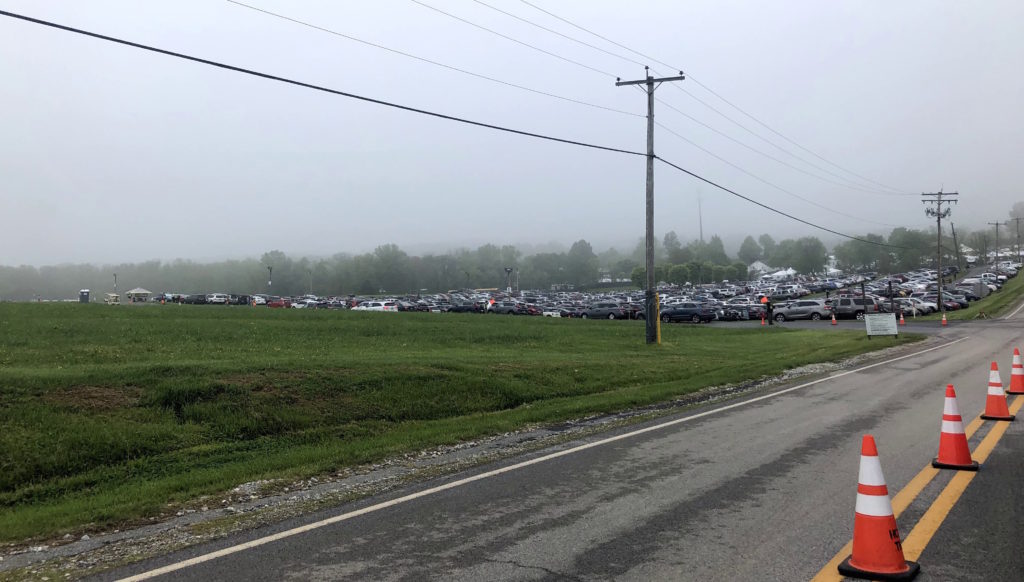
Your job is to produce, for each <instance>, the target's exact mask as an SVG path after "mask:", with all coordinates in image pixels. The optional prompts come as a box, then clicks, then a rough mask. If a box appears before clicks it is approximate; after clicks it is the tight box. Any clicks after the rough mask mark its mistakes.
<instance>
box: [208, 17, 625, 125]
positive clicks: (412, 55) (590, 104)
mask: <svg viewBox="0 0 1024 582" xmlns="http://www.w3.org/2000/svg"><path fill="white" fill-rule="evenodd" d="M227 1H228V2H230V3H232V4H235V5H238V6H241V7H243V8H248V9H250V10H254V11H256V12H262V13H263V14H266V15H268V16H273V17H275V18H280V19H282V20H287V21H289V22H294V23H295V24H301V25H302V26H306V27H309V28H313V29H316V30H319V31H322V32H326V33H328V34H333V35H334V36H339V37H341V38H345V39H348V40H351V41H353V42H358V43H360V44H364V45H367V46H371V47H374V48H378V49H381V50H385V51H388V52H390V53H394V54H397V55H401V56H403V57H407V58H410V59H415V60H417V61H420V62H424V63H428V64H431V65H434V66H437V67H441V68H444V69H448V70H450V71H455V72H457V73H462V74H464V75H469V76H471V77H476V78H478V79H483V80H485V81H490V82H492V83H498V84H501V85H505V86H508V87H513V88H516V89H521V90H523V91H529V92H530V93H536V94H538V95H544V96H546V97H552V98H554V99H559V100H562V101H568V102H570V103H576V104H578V105H585V106H587V107H593V108H595V109H603V110H605V111H611V112H613V113H620V114H623V115H629V116H632V117H643V115H640V114H639V113H632V112H630V111H624V110H622V109H615V108H613V107H606V106H604V105H598V104H596V103H589V102H587V101H582V100H580V99H574V98H572V97H565V96H563V95H557V94H555V93H550V92H548V91H542V90H540V89H534V88H532V87H526V86H524V85H518V84H516V83H512V82H509V81H504V80H502V79H496V78H494V77H490V76H487V75H483V74H481V73H474V72H473V71H468V70H466V69H462V68H459V67H455V66H452V65H448V64H445V63H442V62H439V61H435V60H432V59H428V58H425V57H421V56H417V55H414V54H412V53H407V52H405V51H401V50H398V49H393V48H391V47H388V46H384V45H382V44H378V43H375V42H370V41H368V40H363V39H361V38H357V37H354V36H352V35H349V34H345V33H342V32H338V31H336V30H331V29H329V28H325V27H323V26H318V25H316V24H312V23H309V22H305V21H302V20H299V19H297V18H292V17H290V16H286V15H284V14H279V13H277V12H271V11H270V10H265V9H263V8H259V7H257V6H252V5H249V4H245V3H244V2H238V0H227Z"/></svg>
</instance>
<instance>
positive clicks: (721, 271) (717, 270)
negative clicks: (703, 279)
mask: <svg viewBox="0 0 1024 582" xmlns="http://www.w3.org/2000/svg"><path fill="white" fill-rule="evenodd" d="M731 271H732V267H729V266H726V265H714V266H713V267H711V282H712V283H718V282H720V281H722V280H723V279H728V278H729V275H728V273H729V272H731Z"/></svg>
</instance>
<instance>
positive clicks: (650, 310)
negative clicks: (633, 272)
mask: <svg viewBox="0 0 1024 582" xmlns="http://www.w3.org/2000/svg"><path fill="white" fill-rule="evenodd" d="M644 77H645V78H644V79H641V80H639V81H623V80H621V79H619V78H616V79H615V86H616V87H622V86H624V85H645V86H646V87H647V237H646V257H645V258H646V261H645V267H646V269H647V290H646V292H645V293H644V319H645V320H646V328H647V343H649V344H653V343H656V342H657V341H658V320H657V318H658V314H657V311H656V309H655V298H654V287H655V285H656V284H657V282H656V281H655V280H654V90H655V89H657V88H658V87H659V86H660V85H661V84H662V83H664V82H666V81H682V80H683V79H685V78H686V77H685V76H684V75H683V72H682V71H679V76H678V77H662V78H660V79H655V78H654V77H652V76H651V73H650V68H649V67H644Z"/></svg>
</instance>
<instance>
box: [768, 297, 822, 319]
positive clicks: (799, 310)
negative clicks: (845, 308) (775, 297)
mask: <svg viewBox="0 0 1024 582" xmlns="http://www.w3.org/2000/svg"><path fill="white" fill-rule="evenodd" d="M772 317H774V318H775V321H789V320H791V319H812V320H814V321H818V320H820V319H830V318H831V317H832V308H831V307H830V306H828V305H826V304H825V301H824V300H822V299H800V300H798V301H791V302H789V303H786V304H784V305H780V306H778V307H776V308H775V309H774V313H773V315H772Z"/></svg>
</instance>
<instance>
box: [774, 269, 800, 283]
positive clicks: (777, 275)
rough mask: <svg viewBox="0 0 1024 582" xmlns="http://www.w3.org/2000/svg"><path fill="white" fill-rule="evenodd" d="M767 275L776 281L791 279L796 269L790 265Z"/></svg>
mask: <svg viewBox="0 0 1024 582" xmlns="http://www.w3.org/2000/svg"><path fill="white" fill-rule="evenodd" d="M769 276H770V277H771V278H772V279H774V280H776V281H785V280H786V279H792V278H793V277H795V276H796V271H795V270H794V269H793V268H792V267H790V268H788V269H783V270H781V271H776V272H774V273H772V274H771V275H769Z"/></svg>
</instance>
